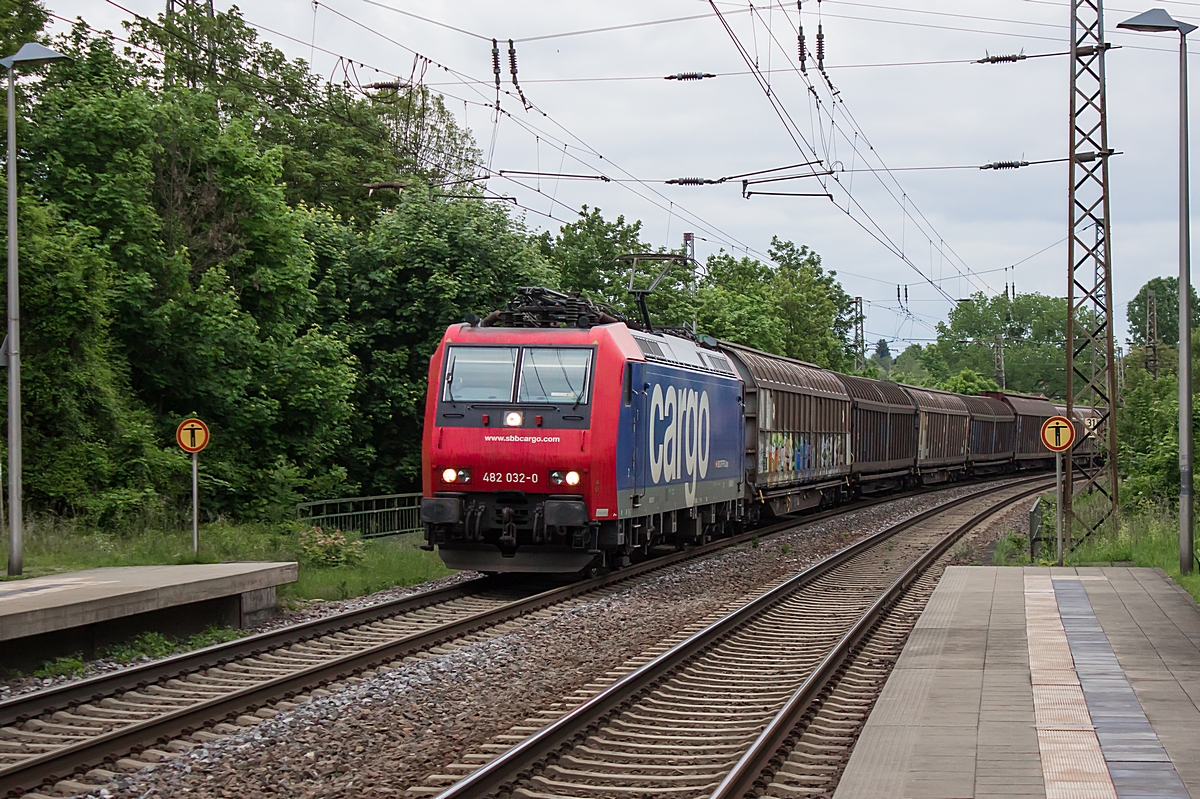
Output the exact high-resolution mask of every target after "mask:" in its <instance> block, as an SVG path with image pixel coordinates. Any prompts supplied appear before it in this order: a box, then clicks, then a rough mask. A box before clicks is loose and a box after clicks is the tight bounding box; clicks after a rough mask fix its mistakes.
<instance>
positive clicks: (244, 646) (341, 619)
mask: <svg viewBox="0 0 1200 799" xmlns="http://www.w3.org/2000/svg"><path fill="white" fill-rule="evenodd" d="M999 479H1009V480H1011V479H1012V478H1011V476H1005V477H1002V478H999ZM961 486H962V484H961V483H957V484H955V485H953V486H952V488H958V487H961ZM945 490H949V489H948V488H947V487H945V486H939V487H936V488H923V489H916V490H913V491H907V492H904V493H901V494H890V495H887V496H882V497H874V498H871V499H868V500H860V501H858V502H854V503H851V504H849V505H842V506H839V507H836V508H831V509H829V510H826V511H821V512H819V513H816V514H812V515H805V516H803V517H802V518H791V519H788V520H785V521H783V522H779V523H777V524H774V525H770V526H767V527H761V528H758V529H755V530H752V531H749V532H747V533H742V534H739V535H737V536H731V537H729V538H722V539H719V540H718V541H714V542H712V543H710V544H705V545H702V546H699V547H692V548H689V549H687V550H685V551H684V552H685V553H686V555H685V557H686V556H691V557H698V556H703V555H706V554H708V553H710V552H713V551H716V550H717V549H720V548H721V547H723V546H733V545H737V544H740V543H743V542H745V541H747V540H751V539H753V538H755V537H761V536H766V535H773V534H774V533H776V532H780V531H781V530H790V529H792V528H794V527H797V526H803V525H808V524H814V523H816V522H819V521H823V520H825V519H828V518H831V517H833V516H838V515H841V514H843V513H848V512H850V511H854V510H862V509H865V508H870V507H874V506H875V505H880V504H884V503H887V502H895V501H898V500H901V499H906V498H909V497H914V496H924V495H927V494H935V493H937V492H939V491H945ZM664 557H665V558H667V560H663V559H655V560H651V561H645V562H643V563H640V564H637V565H636V566H634V567H632V568H627V569H622V570H620V571H617V572H613V573H612V574H611V575H608V576H607V577H608V578H609V579H612V580H616V579H623V578H626V577H635V576H637V575H638V574H641V573H642V572H644V571H645V568H646V567H649V566H650V564H654V565H656V566H670V565H673V564H675V563H677V562H678V561H679V560H680V559H681V558H680V557H679V553H673V554H672V555H667V556H664ZM508 582H510V580H509V579H507V578H506V577H505V576H504V575H498V576H494V577H482V578H477V579H474V580H468V581H464V582H462V583H457V584H455V585H452V586H447V587H445V588H439V589H435V590H433V591H425V592H422V593H419V594H414V595H412V596H407V597H401V598H399V599H394V600H390V601H388V602H381V603H379V604H377V605H371V606H369V607H365V608H359V609H357V610H352V611H346V612H343V613H337V614H334V615H332V616H326V617H324V618H320V619H313V620H310V621H306V622H301V623H299V624H294V625H289V626H287V627H282V628H279V629H277V630H270V631H268V632H264V633H259V634H258V635H252V636H248V637H246V638H238V639H236V640H233V641H228V642H225V643H220V644H214V645H213V646H209V647H205V648H203V649H197V650H194V651H192V652H185V653H182V654H179V655H173V656H171V657H168V658H164V659H162V660H155V661H153V662H150V663H146V664H142V665H138V666H131V667H128V668H124V669H119V670H117V671H112V672H108V673H106V674H98V675H96V676H94V677H88V678H86V679H83V680H76V681H73V682H69V683H66V684H63V685H58V686H54V687H51V688H47V689H44V690H41V691H34V692H31V693H28V694H22V695H20V696H17V697H13V698H12V699H8V700H5V701H2V702H0V727H4V726H7V725H10V724H15V723H20V722H23V721H26V720H28V719H31V718H36V717H37V716H40V715H43V714H45V713H51V712H54V711H57V710H64V709H67V708H70V707H72V706H74V705H79V704H83V703H85V702H92V701H96V700H98V699H102V698H104V697H107V696H112V695H113V694H114V693H120V692H122V691H128V690H135V689H138V688H144V687H146V686H147V685H152V684H155V683H158V682H162V681H164V680H169V679H173V678H178V677H182V676H184V675H187V674H190V673H192V672H195V671H200V670H203V669H206V668H213V667H220V666H224V665H226V664H227V663H230V662H231V661H234V660H237V659H240V658H247V657H254V656H255V655H260V654H263V653H264V652H269V651H271V650H273V649H278V648H279V647H283V646H289V645H291V644H296V643H301V642H303V641H308V640H311V639H313V638H319V637H321V636H324V635H330V634H333V633H338V632H344V631H345V630H348V629H351V628H353V627H359V626H362V625H364V624H369V623H371V622H374V621H380V620H382V619H387V618H390V617H392V616H396V615H399V614H401V613H408V612H411V611H414V610H420V609H422V608H427V607H431V606H433V605H437V604H441V603H443V602H448V601H450V600H453V599H460V598H463V597H467V596H472V595H475V594H478V593H480V592H483V591H487V590H489V589H493V588H500V587H503V586H504V585H506V583H508Z"/></svg>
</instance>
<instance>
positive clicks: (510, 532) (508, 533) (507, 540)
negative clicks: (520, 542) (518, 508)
mask: <svg viewBox="0 0 1200 799" xmlns="http://www.w3.org/2000/svg"><path fill="white" fill-rule="evenodd" d="M502 519H503V524H504V526H503V527H502V528H501V533H500V540H499V541H498V542H497V543H498V545H499V547H500V554H501V555H503V556H504V557H506V558H511V557H513V556H515V555H516V554H517V523H516V522H514V521H513V509H512V508H505V509H504V514H503V516H502Z"/></svg>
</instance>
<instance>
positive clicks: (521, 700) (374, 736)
mask: <svg viewBox="0 0 1200 799" xmlns="http://www.w3.org/2000/svg"><path fill="white" fill-rule="evenodd" d="M979 490H980V489H979V486H963V487H960V488H957V489H952V490H950V491H947V492H939V493H938V494H936V495H925V496H918V497H911V498H907V499H902V500H897V501H895V502H892V503H887V504H884V505H880V506H876V507H872V508H865V509H862V510H856V511H850V512H847V513H846V514H843V515H841V516H838V517H836V518H832V519H828V520H825V521H822V522H816V523H813V524H811V525H809V526H807V527H806V528H805V529H802V530H796V531H791V532H787V533H781V534H776V535H773V536H771V537H769V538H766V539H763V540H762V541H761V542H759V543H758V545H757V546H755V545H753V544H743V545H740V546H738V547H736V548H733V549H730V550H723V551H721V552H719V553H716V554H714V555H712V556H709V557H706V558H703V559H700V560H697V561H690V562H687V563H684V564H680V565H677V566H674V567H668V568H664V569H662V570H661V571H657V572H654V573H653V574H650V575H646V576H643V577H639V578H633V579H631V580H630V581H629V582H628V583H622V584H619V585H617V586H615V587H612V588H610V589H607V590H605V591H602V592H598V593H597V594H592V595H588V596H587V597H581V598H579V599H576V600H573V601H570V602H567V603H563V604H562V605H559V606H556V607H554V608H550V609H547V610H544V611H541V612H538V613H535V614H532V615H531V616H529V617H526V618H525V620H524V621H523V622H521V623H518V624H516V625H514V626H513V627H512V628H510V630H509V631H508V632H505V633H503V634H501V635H498V636H495V637H491V638H486V639H483V640H477V641H474V642H462V643H461V644H460V645H457V646H454V647H453V648H450V649H449V651H446V650H442V651H441V653H440V654H429V655H427V656H425V657H423V658H409V659H407V660H406V661H404V662H398V663H393V664H392V668H390V669H388V670H386V671H384V670H381V672H380V673H378V674H376V675H374V676H373V677H370V678H367V679H363V680H358V681H350V684H348V685H346V686H345V687H344V688H343V689H341V690H335V691H334V692H332V693H331V694H329V695H326V696H320V697H314V698H313V699H312V700H311V701H309V702H306V703H304V704H301V705H299V706H297V707H295V708H293V709H291V710H287V711H284V712H282V713H280V714H279V715H277V716H275V717H274V718H273V719H270V720H268V721H264V722H262V723H260V724H257V725H255V726H253V727H247V728H243V729H241V730H239V731H238V732H236V733H234V734H232V735H231V736H229V737H228V738H225V739H223V740H220V741H213V742H210V743H208V744H206V745H205V746H204V747H202V748H198V749H195V750H192V751H191V752H188V753H187V754H185V755H183V756H181V757H179V758H176V759H174V760H170V761H166V762H163V763H160V764H158V765H156V766H154V767H152V768H149V769H143V770H142V771H141V772H137V773H136V774H128V775H122V776H120V777H118V778H116V779H114V780H112V781H111V782H109V783H108V784H107V785H105V786H103V788H99V789H97V791H95V792H94V793H93V795H95V796H106V797H168V796H171V797H174V796H184V795H186V796H204V797H258V796H266V795H271V796H275V795H281V796H289V797H334V796H337V797H343V796H344V797H356V796H397V795H403V794H404V792H405V790H406V789H407V788H408V787H409V786H412V785H417V784H420V783H421V782H422V781H423V780H424V778H425V777H427V776H428V775H430V774H434V773H440V771H439V770H440V769H442V768H444V767H445V766H446V765H447V764H449V763H451V762H453V761H454V760H455V759H456V757H457V756H458V755H459V754H461V753H462V752H464V751H465V750H467V749H471V748H475V747H479V746H480V745H482V744H484V743H485V742H487V741H488V740H489V739H491V738H493V737H494V736H496V735H498V734H501V733H504V732H506V731H507V730H509V728H510V727H511V726H512V725H513V724H515V723H518V722H520V721H521V720H522V719H525V718H527V717H529V716H532V715H535V714H536V713H537V711H539V710H541V709H543V708H546V707H547V706H549V705H550V704H551V703H554V702H556V701H558V700H560V699H561V698H562V697H565V696H567V695H568V694H570V693H572V692H573V691H575V690H576V689H579V688H581V687H582V686H584V685H586V684H588V683H590V682H592V681H593V680H594V679H595V678H596V677H597V676H598V675H602V674H603V673H604V672H606V671H609V670H612V669H614V668H617V667H619V666H620V665H621V664H622V663H624V662H626V661H627V660H629V659H631V658H633V657H636V656H637V655H639V654H640V653H642V652H644V651H645V650H647V649H649V648H651V647H653V646H654V645H656V644H658V643H659V642H661V641H662V640H663V639H665V638H668V637H670V636H671V635H672V634H674V633H676V632H677V631H679V630H680V628H682V627H685V626H687V625H689V624H692V623H694V622H696V621H697V620H699V619H702V618H704V617H706V616H708V615H710V614H712V613H713V611H714V610H716V609H718V608H720V607H722V606H724V605H725V604H727V603H728V602H729V601H730V600H731V599H735V598H737V597H740V596H743V595H748V594H754V593H758V592H761V591H762V590H765V589H766V588H768V587H770V586H771V585H774V584H776V583H778V582H779V581H780V580H782V579H785V578H786V577H789V576H791V575H793V574H795V573H796V572H798V571H800V570H802V569H803V568H805V567H807V566H809V565H811V564H812V563H815V562H816V561H817V560H819V559H821V558H823V557H825V556H827V555H829V554H832V553H833V552H835V551H837V550H838V549H841V548H842V547H844V546H846V545H847V544H848V543H851V542H853V541H855V540H858V539H860V538H862V537H865V536H867V535H869V534H872V533H875V532H877V531H878V530H880V529H883V528H884V527H886V526H888V525H890V524H893V523H895V522H897V521H899V520H901V519H903V518H906V517H908V516H911V515H913V514H915V513H918V512H920V511H922V510H926V509H928V508H930V507H933V506H935V505H937V504H940V503H942V502H945V501H946V500H947V498H948V497H950V498H961V497H966V496H970V495H973V494H976V493H978V492H979ZM991 526H992V527H994V528H995V529H996V532H997V533H998V532H999V530H1000V529H1001V527H1002V525H999V524H996V525H991Z"/></svg>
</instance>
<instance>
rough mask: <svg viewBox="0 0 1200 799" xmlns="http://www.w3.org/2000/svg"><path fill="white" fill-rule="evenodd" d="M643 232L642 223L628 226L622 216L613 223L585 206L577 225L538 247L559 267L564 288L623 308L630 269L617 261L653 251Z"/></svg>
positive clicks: (570, 225)
mask: <svg viewBox="0 0 1200 799" xmlns="http://www.w3.org/2000/svg"><path fill="white" fill-rule="evenodd" d="M641 231H642V223H641V220H637V221H634V222H632V223H627V222H626V221H625V217H624V216H618V217H617V218H616V220H615V221H613V222H609V221H607V220H606V219H605V218H604V215H603V213H602V212H601V210H600V209H599V208H588V207H587V206H586V205H585V206H583V208H582V210H581V211H580V215H579V219H578V220H577V221H575V222H571V223H568V224H565V225H563V226H562V228H561V229H560V230H559V232H558V235H557V236H552V235H551V234H550V231H544V232H543V233H542V234H541V235H540V236H539V237H538V244H539V246H540V248H541V252H542V256H543V257H544V258H545V259H546V260H548V261H549V262H550V263H552V264H554V266H555V267H557V269H558V272H559V276H560V278H559V279H560V280H561V282H562V286H563V288H565V289H568V290H570V291H578V292H581V293H583V294H586V295H587V296H589V297H591V298H592V299H595V300H600V301H602V302H605V303H608V304H610V305H612V306H613V307H616V308H623V307H624V306H625V305H626V303H627V302H628V300H629V296H628V294H627V293H626V288H627V287H628V285H629V267H628V266H627V265H626V266H620V265H618V263H617V260H616V259H617V256H620V255H628V254H630V253H637V252H648V251H649V246H648V245H646V244H644V243H643V242H642V241H641Z"/></svg>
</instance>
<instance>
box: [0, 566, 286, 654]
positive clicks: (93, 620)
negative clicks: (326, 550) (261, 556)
mask: <svg viewBox="0 0 1200 799" xmlns="http://www.w3.org/2000/svg"><path fill="white" fill-rule="evenodd" d="M296 577H297V569H296V564H295V563H201V564H194V565H187V566H116V567H110V568H103V569H89V570H87V571H81V572H70V573H67V574H56V575H53V576H50V577H35V578H31V579H28V580H10V581H4V582H0V641H8V640H12V639H16V638H26V637H29V636H35V635H43V634H46V633H54V632H58V631H62V630H69V629H73V628H78V627H85V626H88V625H93V624H97V623H100V622H108V621H112V620H115V619H121V618H124V617H129V616H136V615H140V614H144V613H152V612H155V611H162V610H167V609H170V608H176V607H180V606H187V605H194V604H196V603H203V602H210V601H212V600H221V599H225V598H229V597H232V598H233V599H234V600H238V601H239V602H240V606H239V608H240V613H241V615H242V616H246V615H247V614H249V615H251V616H252V615H253V614H254V613H256V612H260V611H263V610H264V609H265V608H266V603H267V601H268V600H269V603H270V607H273V606H274V604H275V588H276V586H279V585H283V584H284V583H292V582H295V581H296ZM239 621H241V619H239Z"/></svg>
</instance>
